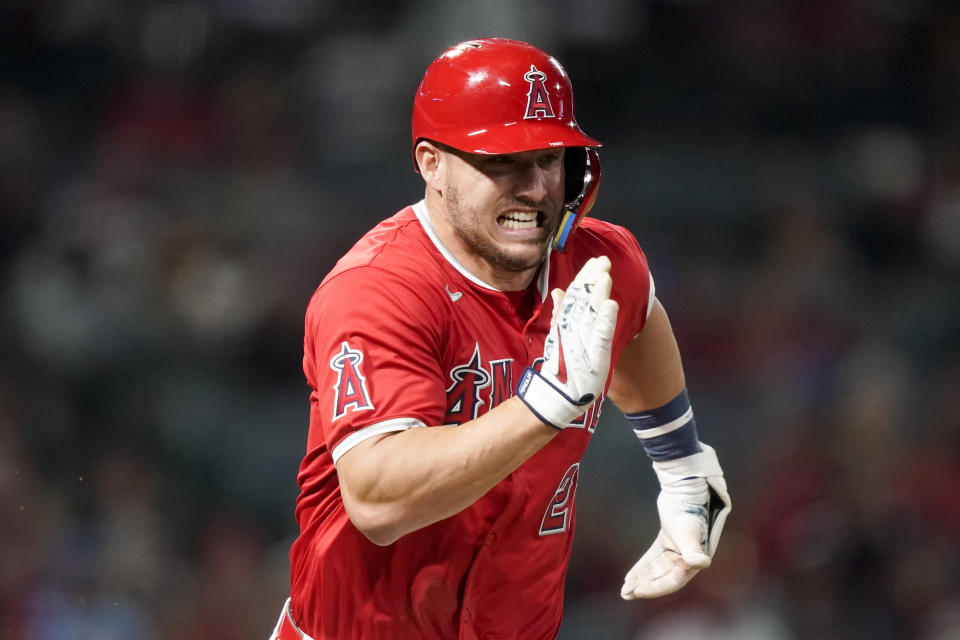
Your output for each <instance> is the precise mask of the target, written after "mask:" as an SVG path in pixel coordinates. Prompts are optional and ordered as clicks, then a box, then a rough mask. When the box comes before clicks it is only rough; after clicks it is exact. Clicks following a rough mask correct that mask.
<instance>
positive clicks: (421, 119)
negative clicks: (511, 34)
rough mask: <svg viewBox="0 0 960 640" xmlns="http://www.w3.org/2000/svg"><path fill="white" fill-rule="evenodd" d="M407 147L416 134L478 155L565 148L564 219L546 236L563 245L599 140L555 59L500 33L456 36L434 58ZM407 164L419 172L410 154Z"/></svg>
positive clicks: (595, 177)
mask: <svg viewBox="0 0 960 640" xmlns="http://www.w3.org/2000/svg"><path fill="white" fill-rule="evenodd" d="M412 129H413V131H412V133H413V149H414V151H415V150H416V147H417V143H418V142H420V141H421V140H432V141H434V142H439V143H441V144H445V145H447V146H450V147H453V148H454V149H459V150H460V151H465V152H467V153H475V154H481V155H498V154H502V153H517V152H520V151H533V150H535V149H549V148H553V147H564V148H565V149H566V153H565V156H564V168H565V171H566V184H565V186H564V202H565V204H564V217H563V221H562V222H561V224H560V226H559V228H558V229H557V232H556V235H555V236H554V239H553V247H554V249H556V250H557V251H563V250H564V249H565V248H566V246H567V243H568V241H569V239H570V236H571V235H572V234H573V232H574V231H575V230H576V228H577V226H579V224H580V220H581V219H582V218H583V217H584V216H585V215H587V213H589V211H590V208H591V207H592V206H593V203H594V201H595V199H596V196H597V188H598V187H599V184H600V176H601V171H600V156H599V154H598V153H597V151H596V149H597V148H599V147H600V146H601V144H600V142H599V141H597V140H595V139H593V138H591V137H590V136H588V135H587V134H585V133H584V132H583V131H582V130H581V129H580V126H579V125H578V124H577V120H576V117H575V116H574V109H573V87H572V86H571V84H570V78H569V77H568V76H567V72H566V71H565V70H564V69H563V67H562V66H561V65H560V63H559V62H558V61H557V60H556V59H555V58H554V57H553V56H550V55H549V54H547V53H545V52H544V51H541V50H540V49H538V48H537V47H534V46H533V45H531V44H527V43H525V42H520V41H518V40H509V39H506V38H483V39H480V40H468V41H466V42H461V43H460V44H457V45H455V46H453V47H451V48H450V49H447V50H446V51H445V52H443V53H442V54H441V55H440V56H439V57H438V58H437V59H436V60H434V61H433V62H432V63H431V64H430V66H429V67H427V71H426V73H425V74H424V76H423V80H422V81H421V82H420V86H419V88H418V89H417V93H416V96H415V97H414V101H413V127H412ZM413 164H414V168H415V169H416V170H419V168H418V167H417V163H416V158H415V157H414V163H413Z"/></svg>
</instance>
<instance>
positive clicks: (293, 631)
mask: <svg viewBox="0 0 960 640" xmlns="http://www.w3.org/2000/svg"><path fill="white" fill-rule="evenodd" d="M270 640H313V638H311V637H310V636H308V635H307V634H305V633H304V632H303V631H300V628H299V627H297V623H296V622H294V621H293V616H292V615H291V614H290V598H287V601H286V602H284V603H283V609H282V610H281V611H280V619H279V620H277V626H276V627H274V628H273V633H272V634H270Z"/></svg>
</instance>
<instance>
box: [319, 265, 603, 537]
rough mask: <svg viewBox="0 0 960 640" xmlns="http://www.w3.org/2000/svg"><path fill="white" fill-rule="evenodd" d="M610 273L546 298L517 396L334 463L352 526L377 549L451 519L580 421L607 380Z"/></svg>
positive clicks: (583, 277) (588, 268)
mask: <svg viewBox="0 0 960 640" xmlns="http://www.w3.org/2000/svg"><path fill="white" fill-rule="evenodd" d="M609 270H610V263H609V261H608V260H606V259H605V258H603V259H594V260H591V261H589V262H588V263H587V265H585V267H584V268H583V269H582V270H581V272H580V274H578V276H577V278H575V279H574V281H573V282H572V283H571V284H570V286H569V287H568V290H567V292H566V293H564V292H560V291H558V292H555V293H554V303H555V306H554V316H553V323H552V326H551V331H550V335H549V336H548V338H547V344H546V346H545V348H544V364H543V366H542V368H541V370H540V371H534V370H533V369H529V368H528V369H527V371H525V372H524V375H523V377H522V378H521V381H520V383H519V384H518V390H517V396H515V397H512V398H510V399H508V400H506V401H504V402H502V403H501V404H499V405H498V406H497V407H495V408H494V409H492V410H490V411H488V412H487V413H485V414H484V415H482V416H480V417H479V418H476V419H474V420H471V421H468V422H466V423H464V424H461V425H457V426H439V425H437V426H431V427H430V428H425V429H424V428H411V429H406V430H403V431H395V432H390V433H385V434H379V435H375V436H372V437H369V438H366V439H364V440H362V441H361V442H359V443H357V444H355V445H354V446H352V447H351V448H350V449H349V450H348V451H346V452H345V453H343V454H342V455H340V456H339V457H338V458H337V460H336V467H337V475H338V478H339V482H340V489H341V495H342V497H343V504H344V508H345V509H346V511H347V515H348V516H349V517H350V520H351V521H352V522H353V524H354V526H356V527H357V528H358V529H359V530H360V531H361V532H363V533H364V535H366V536H367V537H368V538H369V539H370V540H371V541H372V542H374V543H376V544H380V545H386V544H391V543H392V542H394V541H396V540H397V539H398V538H400V537H401V536H403V535H405V534H407V533H410V532H412V531H416V530H418V529H420V528H422V527H425V526H427V525H430V524H432V523H434V522H437V521H439V520H442V519H444V518H447V517H449V516H452V515H454V514H456V513H458V512H459V511H461V510H463V509H465V508H467V507H468V506H470V505H471V504H473V503H474V502H475V501H476V500H478V499H479V498H480V497H482V496H483V495H484V494H485V493H487V492H488V491H489V490H490V489H491V488H493V487H494V485H496V484H497V483H498V482H500V481H501V480H502V479H503V478H505V477H506V476H507V475H508V474H509V473H511V472H512V471H513V470H515V469H516V468H517V467H519V466H520V465H521V464H522V463H523V462H524V461H525V460H527V459H528V458H529V457H530V456H531V455H533V454H534V453H535V452H536V451H538V450H539V449H540V448H541V447H543V446H544V445H545V444H546V443H547V442H549V441H550V440H551V439H552V438H553V437H554V436H556V434H557V433H558V432H559V430H560V429H562V428H563V427H565V426H566V425H568V424H569V423H570V422H572V421H573V420H575V419H576V418H577V417H579V416H580V415H581V414H582V413H583V411H584V410H585V408H586V407H587V406H588V405H589V404H590V403H591V402H592V401H593V399H594V397H595V396H596V395H597V394H599V393H600V392H602V390H603V387H604V384H605V382H606V378H607V373H608V371H609V364H610V348H611V343H612V339H613V332H614V329H615V327H616V316H617V305H616V303H615V302H613V301H611V300H610V299H609V295H610V288H611V279H610V274H609Z"/></svg>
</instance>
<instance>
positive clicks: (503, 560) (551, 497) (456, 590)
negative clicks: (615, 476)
mask: <svg viewBox="0 0 960 640" xmlns="http://www.w3.org/2000/svg"><path fill="white" fill-rule="evenodd" d="M598 255H607V256H609V257H610V260H611V262H612V265H613V268H612V275H613V292H612V294H611V297H612V298H613V299H614V300H616V301H617V302H618V303H619V304H620V314H619V317H618V320H617V329H616V333H615V336H614V341H613V355H612V367H611V370H612V369H613V367H615V366H616V362H617V357H618V355H619V353H620V351H621V350H622V349H623V346H624V345H625V344H626V343H627V342H628V341H629V340H631V339H632V338H633V337H634V336H635V335H636V334H637V333H638V332H639V331H640V329H641V328H642V327H643V324H644V322H645V320H646V318H647V315H648V314H649V311H650V307H651V303H652V300H653V286H652V280H651V278H650V274H649V269H648V267H647V262H646V258H645V257H644V255H643V252H642V251H641V249H640V246H639V245H638V244H637V241H636V240H635V239H634V237H633V236H632V235H631V234H630V233H629V232H628V231H626V230H625V229H623V228H621V227H618V226H615V225H612V224H609V223H606V222H602V221H600V220H596V219H593V218H586V219H584V220H583V222H582V224H581V226H580V228H579V230H578V231H577V235H576V238H575V239H574V241H573V242H572V243H571V244H570V247H569V248H568V249H567V251H566V252H565V253H556V252H553V253H550V254H549V256H548V258H547V260H546V262H545V263H544V265H543V267H542V268H541V270H540V272H539V275H538V277H537V279H536V282H535V283H534V284H533V285H532V286H531V287H530V288H529V289H528V290H527V291H523V292H501V291H498V290H496V289H494V288H493V287H491V286H490V285H488V284H486V283H484V282H482V281H481V280H479V279H478V278H476V277H475V276H473V275H472V274H470V273H469V272H468V271H467V270H466V269H465V268H464V267H463V266H462V265H461V264H460V263H459V262H458V261H457V260H456V258H455V257H454V256H453V255H452V254H451V253H450V252H449V251H448V250H447V249H446V248H445V247H444V246H443V244H442V243H441V242H440V240H439V238H438V237H437V235H436V233H435V231H434V230H433V228H432V227H431V226H430V220H429V216H428V215H427V211H426V207H425V205H424V203H423V202H422V201H421V202H420V203H418V204H416V205H414V206H411V207H407V208H406V209H404V210H402V211H400V212H399V213H397V214H396V215H394V216H393V217H391V218H389V219H387V220H385V221H383V222H382V223H380V224H379V225H378V226H377V227H375V228H374V229H373V230H371V231H370V232H369V233H367V235H366V236H364V237H363V238H362V239H361V240H360V241H359V242H358V243H357V244H356V245H355V246H354V247H353V248H352V249H351V250H350V251H349V252H348V253H347V254H346V255H345V256H344V257H343V258H342V259H341V260H340V261H339V262H338V263H337V265H336V266H335V267H334V269H333V270H332V271H331V272H330V273H329V274H328V275H327V277H326V278H324V280H323V282H322V283H321V284H320V286H319V288H318V289H317V291H316V293H315V294H314V296H313V298H312V299H311V301H310V304H309V306H308V308H307V313H306V332H305V338H304V357H303V368H304V372H305V374H306V377H307V381H308V382H309V384H310V387H311V388H312V392H311V394H310V431H309V435H308V441H307V452H306V456H305V457H304V459H303V462H302V464H301V467H300V473H299V477H298V483H299V486H300V490H301V492H300V495H299V498H298V500H297V509H296V515H297V521H298V523H299V525H300V536H299V537H298V539H297V540H296V541H295V543H294V544H293V546H292V548H291V551H290V560H291V597H292V608H293V616H294V619H295V620H296V621H297V623H298V624H299V625H300V626H301V628H302V629H303V630H304V631H305V632H306V633H308V634H310V635H311V636H313V637H314V638H316V639H318V640H319V639H327V638H329V639H334V638H336V639H343V638H353V639H361V638H362V639H367V640H369V639H380V638H382V639H384V640H397V639H401V638H402V639H417V638H430V639H438V640H439V639H451V638H462V639H465V640H466V639H481V638H523V639H524V640H537V639H541V638H543V639H546V638H554V637H556V635H557V632H558V630H559V627H560V619H561V614H562V607H563V586H564V577H565V575H566V570H567V563H568V559H569V554H570V548H571V544H572V538H573V523H574V515H575V511H576V510H575V505H574V495H575V492H576V487H577V479H578V475H579V471H580V459H581V457H582V456H583V453H584V451H585V450H586V448H587V444H588V443H589V441H590V438H591V436H592V435H593V432H594V429H595V428H596V424H597V419H598V417H599V414H600V407H601V405H602V402H603V397H600V398H599V399H598V400H597V401H596V402H595V403H594V405H593V406H591V407H590V409H589V410H588V411H587V412H586V413H585V414H584V416H583V418H582V419H581V421H580V424H579V425H578V426H575V427H568V428H567V429H565V430H564V431H563V432H561V433H560V434H559V435H557V436H556V437H555V438H554V439H553V440H552V441H551V442H550V443H549V444H547V445H546V446H545V447H543V448H542V449H541V450H540V451H538V452H537V453H536V454H534V455H533V456H532V457H531V458H530V459H529V460H527V461H526V462H525V463H524V464H523V465H521V466H520V467H519V468H518V469H517V470H516V471H514V472H513V473H512V474H510V475H509V476H507V477H506V478H505V479H504V480H502V481H501V482H500V483H499V484H497V485H496V486H495V487H494V488H493V489H491V490H490V491H489V492H488V493H487V494H486V495H484V496H483V497H482V498H481V499H480V500H478V501H477V502H476V503H474V504H473V505H472V506H470V507H468V508H467V509H464V510H463V511H461V512H460V513H458V514H456V515H454V516H452V517H449V518H447V519H445V520H442V521H440V522H437V523H434V524H432V525H430V526H427V527H425V528H423V529H420V530H418V531H415V532H413V533H409V534H407V535H405V536H403V537H402V538H400V539H399V540H397V541H396V542H395V543H393V544H391V545H389V546H385V547H381V546H377V545H375V544H373V543H371V542H370V541H369V540H367V539H366V538H365V537H364V536H363V534H362V533H360V532H359V531H358V530H357V529H356V528H355V527H354V526H353V524H352V523H351V522H350V520H349V518H348V517H347V514H346V512H345V510H344V507H343V502H342V499H341V495H340V488H339V485H338V483H337V472H336V469H335V467H334V465H335V463H336V462H337V460H338V459H339V457H340V456H342V455H343V454H344V453H345V452H346V451H348V450H349V449H350V448H351V447H352V446H354V445H356V444H357V443H358V442H362V441H363V440H364V439H365V438H368V437H371V436H374V435H377V434H381V433H386V432H391V431H399V430H404V429H411V428H423V427H429V426H431V425H440V424H462V423H464V422H467V421H469V420H472V419H474V418H476V417H478V416H480V415H481V414H483V413H485V412H486V411H488V410H490V408H492V407H495V406H496V405H497V404H499V403H500V402H503V401H504V400H505V399H507V398H509V397H510V396H511V395H513V391H514V385H515V381H516V380H518V379H519V376H520V374H521V372H522V371H523V368H524V367H526V366H527V365H529V364H532V363H534V362H535V361H536V360H537V359H538V358H540V357H541V355H542V352H543V342H544V339H545V338H546V334H547V331H548V329H549V326H550V318H551V314H552V312H553V303H552V300H551V298H550V295H549V291H550V290H551V289H553V288H556V287H560V288H564V289H565V288H566V287H567V285H568V284H569V283H570V281H571V280H572V279H573V277H574V276H575V275H576V273H577V271H579V269H580V267H581V266H582V265H583V264H584V263H585V262H586V261H587V259H588V258H590V257H592V256H598ZM608 382H609V381H608Z"/></svg>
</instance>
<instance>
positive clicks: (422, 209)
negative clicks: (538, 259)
mask: <svg viewBox="0 0 960 640" xmlns="http://www.w3.org/2000/svg"><path fill="white" fill-rule="evenodd" d="M413 212H414V213H415V214H416V215H417V219H418V220H419V221H420V224H421V225H423V230H424V231H425V232H426V233H427V237H428V238H430V241H431V242H433V245H434V246H435V247H436V248H437V251H439V252H440V255H442V256H443V257H444V258H445V259H446V261H447V262H449V263H450V264H451V265H452V266H453V268H454V269H456V270H457V271H459V272H460V273H461V274H463V276H464V277H465V278H466V279H467V280H469V281H470V282H472V283H474V284H476V285H478V286H481V287H483V288H484V289H490V290H491V291H499V289H497V288H496V287H494V286H493V285H490V284H487V283H486V282H484V281H483V280H481V279H480V278H478V277H477V276H475V275H473V274H472V273H470V272H469V271H468V270H467V268H466V267H465V266H463V264H461V262H460V261H459V260H457V258H456V257H455V256H454V255H453V253H451V252H450V250H449V249H447V247H446V246H445V245H444V244H443V242H441V240H440V236H438V235H437V231H436V229H434V228H433V224H432V223H431V222H430V213H429V212H428V211H427V203H426V202H425V201H424V200H421V201H420V202H418V203H416V204H415V205H413ZM551 250H552V247H548V248H547V257H546V260H545V261H544V263H543V268H542V269H540V281H539V282H538V283H537V288H538V289H539V291H540V300H541V302H542V301H544V300H546V299H547V287H548V285H549V282H550V278H549V273H550V251H551Z"/></svg>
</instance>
